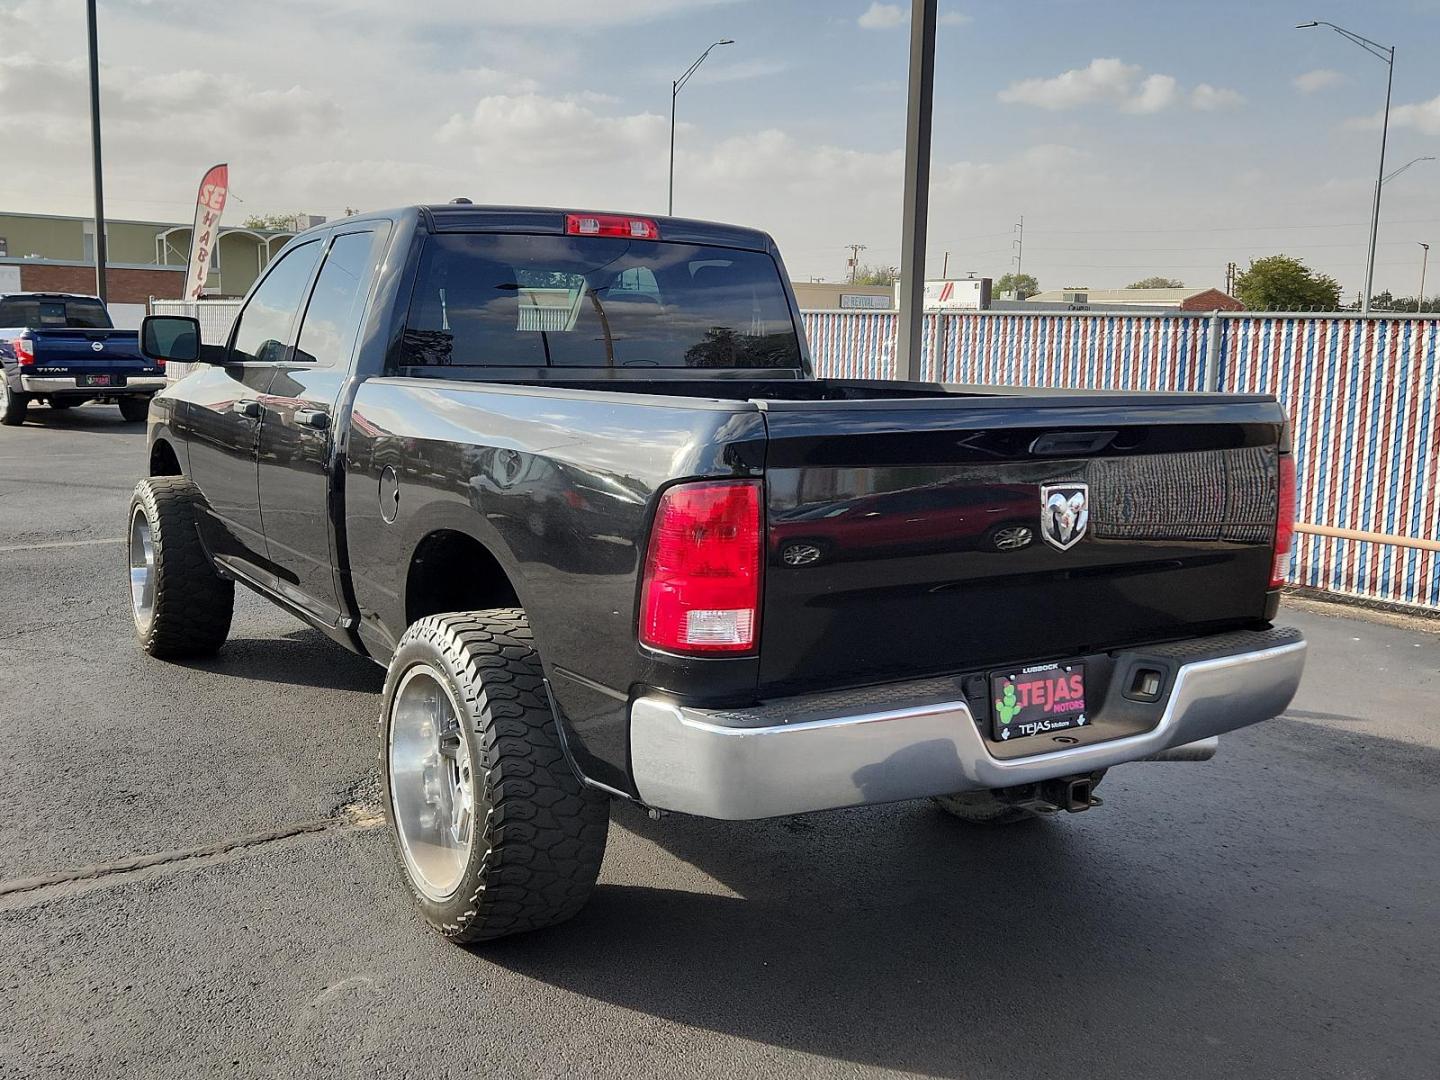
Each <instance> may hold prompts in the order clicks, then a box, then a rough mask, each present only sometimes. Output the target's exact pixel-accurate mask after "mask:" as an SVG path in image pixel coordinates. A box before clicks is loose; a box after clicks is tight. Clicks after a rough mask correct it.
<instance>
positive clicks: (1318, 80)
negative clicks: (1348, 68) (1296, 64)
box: [1294, 68, 1348, 94]
mask: <svg viewBox="0 0 1440 1080" xmlns="http://www.w3.org/2000/svg"><path fill="white" fill-rule="evenodd" d="M1347 81H1348V80H1347V79H1346V77H1345V76H1344V75H1342V74H1340V72H1338V71H1332V70H1331V69H1330V68H1316V69H1315V70H1314V71H1306V72H1303V73H1301V74H1299V75H1296V76H1295V79H1294V82H1295V89H1296V90H1299V91H1300V92H1301V93H1302V94H1313V93H1315V92H1316V91H1318V90H1326V89H1329V88H1330V87H1332V86H1339V85H1340V84H1341V83H1343V82H1347Z"/></svg>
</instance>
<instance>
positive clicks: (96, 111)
mask: <svg viewBox="0 0 1440 1080" xmlns="http://www.w3.org/2000/svg"><path fill="white" fill-rule="evenodd" d="M85 18H86V22H87V23H88V28H89V32H90V157H91V161H92V163H93V165H94V169H95V295H96V296H98V297H99V298H100V303H102V304H103V303H105V302H106V299H107V298H106V295H105V182H104V178H103V176H102V174H101V169H100V45H99V35H98V34H97V32H96V28H95V0H87V2H86V4H85Z"/></svg>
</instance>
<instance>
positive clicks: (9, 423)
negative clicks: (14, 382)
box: [0, 371, 30, 427]
mask: <svg viewBox="0 0 1440 1080" xmlns="http://www.w3.org/2000/svg"><path fill="white" fill-rule="evenodd" d="M29 407H30V395H28V394H22V393H20V391H18V390H11V389H10V384H9V382H7V381H6V379H5V373H4V372H3V371H0V424H4V425H5V426H6V427H19V426H20V425H21V424H23V423H25V410H26V409H28V408H29Z"/></svg>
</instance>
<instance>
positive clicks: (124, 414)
mask: <svg viewBox="0 0 1440 1080" xmlns="http://www.w3.org/2000/svg"><path fill="white" fill-rule="evenodd" d="M119 405H120V416H121V418H122V419H123V420H124V421H125V422H126V423H127V424H138V423H140V422H141V421H142V420H146V419H148V418H149V416H150V398H149V396H146V397H122V398H121V399H120V401H119Z"/></svg>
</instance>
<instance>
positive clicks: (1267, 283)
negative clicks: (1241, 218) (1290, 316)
mask: <svg viewBox="0 0 1440 1080" xmlns="http://www.w3.org/2000/svg"><path fill="white" fill-rule="evenodd" d="M1235 298H1236V299H1237V300H1239V301H1240V302H1241V303H1242V304H1244V305H1245V306H1246V307H1247V308H1249V309H1250V310H1251V311H1336V310H1338V309H1339V307H1340V283H1339V282H1338V281H1336V280H1335V279H1334V278H1333V277H1331V276H1330V275H1329V274H1320V273H1317V272H1316V271H1314V270H1311V269H1310V268H1309V267H1308V266H1306V265H1305V264H1304V263H1303V262H1301V261H1300V260H1299V259H1292V258H1291V257H1290V256H1289V255H1269V256H1266V257H1265V258H1263V259H1251V260H1250V267H1249V269H1247V270H1243V271H1241V273H1240V274H1239V275H1238V276H1236V278H1235Z"/></svg>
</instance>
